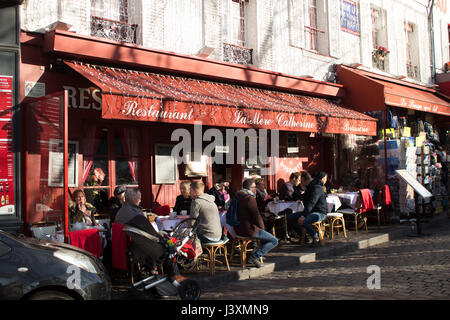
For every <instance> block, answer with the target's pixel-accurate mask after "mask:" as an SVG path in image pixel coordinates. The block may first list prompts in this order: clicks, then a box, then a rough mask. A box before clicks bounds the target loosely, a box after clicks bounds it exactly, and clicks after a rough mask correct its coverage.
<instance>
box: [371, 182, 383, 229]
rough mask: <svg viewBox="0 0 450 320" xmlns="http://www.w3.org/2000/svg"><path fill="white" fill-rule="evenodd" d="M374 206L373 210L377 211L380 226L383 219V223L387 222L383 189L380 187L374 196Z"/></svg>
mask: <svg viewBox="0 0 450 320" xmlns="http://www.w3.org/2000/svg"><path fill="white" fill-rule="evenodd" d="M374 198H375V199H374V200H375V201H374V206H375V208H374V209H373V211H372V212H375V213H376V215H377V220H378V226H380V225H381V219H383V224H385V223H386V217H385V215H384V206H383V191H382V190H381V189H380V190H379V191H378V192H377V194H376V195H375V197H374Z"/></svg>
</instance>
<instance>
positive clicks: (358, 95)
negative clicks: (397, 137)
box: [337, 65, 450, 116]
mask: <svg viewBox="0 0 450 320" xmlns="http://www.w3.org/2000/svg"><path fill="white" fill-rule="evenodd" d="M337 73H338V78H339V81H340V82H341V83H342V84H344V86H345V88H346V91H347V94H346V96H345V99H344V100H345V105H346V106H349V107H351V108H354V109H355V110H358V111H364V112H365V111H375V110H385V109H386V105H391V106H395V107H402V108H408V109H414V110H418V111H424V112H430V113H435V114H440V115H444V116H450V102H449V101H450V97H446V96H445V95H443V94H441V93H439V92H438V91H437V90H435V89H433V88H428V87H425V86H421V85H417V84H414V83H410V82H407V81H402V80H398V79H394V78H390V77H386V76H381V75H378V74H375V73H372V72H368V71H364V70H359V69H356V68H351V67H347V66H344V65H340V66H338V68H337Z"/></svg>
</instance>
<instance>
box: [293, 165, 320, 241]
mask: <svg viewBox="0 0 450 320" xmlns="http://www.w3.org/2000/svg"><path fill="white" fill-rule="evenodd" d="M326 181H327V174H326V173H325V172H320V173H319V174H318V175H317V176H316V178H315V179H314V180H312V181H311V182H310V183H309V184H308V185H307V189H306V192H305V194H304V201H303V204H304V207H305V209H304V211H303V212H296V213H294V214H292V215H290V216H289V217H288V219H287V221H288V224H289V225H290V226H291V227H292V228H293V229H294V230H295V231H296V232H297V234H298V235H299V236H301V235H302V228H301V227H302V226H303V227H305V229H306V231H307V232H308V233H309V235H310V236H311V237H312V239H313V242H312V243H311V247H315V246H317V243H318V242H319V236H318V234H317V232H316V231H315V230H314V228H313V226H312V224H313V223H314V222H317V221H322V220H324V219H325V218H326V217H327V211H328V205H327V195H326V193H325V192H324V190H323V186H324V184H325V183H326Z"/></svg>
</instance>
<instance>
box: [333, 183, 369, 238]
mask: <svg viewBox="0 0 450 320" xmlns="http://www.w3.org/2000/svg"><path fill="white" fill-rule="evenodd" d="M361 208H362V199H361V190H360V191H359V193H358V198H357V199H356V204H355V209H350V208H349V209H339V210H338V211H337V212H338V213H342V214H343V215H344V216H347V217H353V223H354V224H355V231H356V232H358V225H359V224H361V225H362V226H364V227H365V229H366V231H368V228H367V217H365V216H363V214H362V213H361V212H360V211H361Z"/></svg>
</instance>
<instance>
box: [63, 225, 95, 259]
mask: <svg viewBox="0 0 450 320" xmlns="http://www.w3.org/2000/svg"><path fill="white" fill-rule="evenodd" d="M69 239H70V244H71V245H72V246H75V247H78V248H81V249H84V250H86V251H88V252H90V253H92V254H93V255H95V256H96V257H97V258H100V256H101V255H102V241H101V239H100V233H99V232H98V230H97V229H85V230H78V231H71V232H69Z"/></svg>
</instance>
